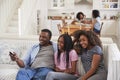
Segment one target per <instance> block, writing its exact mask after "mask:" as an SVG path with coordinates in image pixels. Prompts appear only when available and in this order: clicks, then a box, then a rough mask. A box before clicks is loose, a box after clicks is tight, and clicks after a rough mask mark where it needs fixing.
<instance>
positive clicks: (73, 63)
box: [64, 61, 77, 74]
mask: <svg viewBox="0 0 120 80" xmlns="http://www.w3.org/2000/svg"><path fill="white" fill-rule="evenodd" d="M76 64H77V61H72V62H71V68H69V69H66V70H65V71H64V72H65V73H69V74H75V73H76Z"/></svg>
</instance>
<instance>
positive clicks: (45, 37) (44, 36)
mask: <svg viewBox="0 0 120 80" xmlns="http://www.w3.org/2000/svg"><path fill="white" fill-rule="evenodd" d="M39 41H40V45H41V46H47V45H49V41H50V37H49V34H48V33H47V32H41V34H40V36H39Z"/></svg>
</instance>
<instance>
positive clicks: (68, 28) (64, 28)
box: [61, 24, 92, 34]
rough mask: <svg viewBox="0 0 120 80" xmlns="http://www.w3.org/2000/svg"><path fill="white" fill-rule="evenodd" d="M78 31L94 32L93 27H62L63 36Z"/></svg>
mask: <svg viewBox="0 0 120 80" xmlns="http://www.w3.org/2000/svg"><path fill="white" fill-rule="evenodd" d="M76 30H86V31H89V30H92V25H87V26H86V25H72V24H70V25H66V26H64V27H61V34H64V33H68V34H72V33H73V32H74V31H76Z"/></svg>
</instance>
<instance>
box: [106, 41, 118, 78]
mask: <svg viewBox="0 0 120 80" xmlns="http://www.w3.org/2000/svg"><path fill="white" fill-rule="evenodd" d="M108 54H109V59H108V60H109V61H108V78H107V80H120V75H119V74H120V51H119V49H118V47H117V45H116V44H115V43H114V44H110V45H109V46H108Z"/></svg>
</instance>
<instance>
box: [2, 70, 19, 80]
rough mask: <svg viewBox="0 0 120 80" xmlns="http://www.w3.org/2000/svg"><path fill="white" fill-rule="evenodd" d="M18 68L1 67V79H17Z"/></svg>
mask: <svg viewBox="0 0 120 80" xmlns="http://www.w3.org/2000/svg"><path fill="white" fill-rule="evenodd" d="M17 72H18V69H13V68H12V69H10V68H8V69H3V68H2V69H1V68H0V80H15V77H16V74H17Z"/></svg>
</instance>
